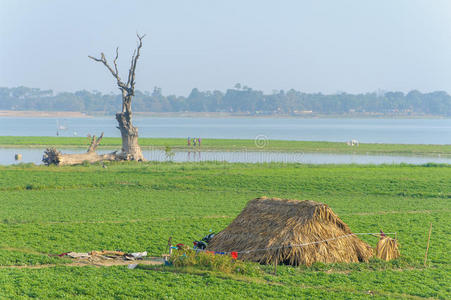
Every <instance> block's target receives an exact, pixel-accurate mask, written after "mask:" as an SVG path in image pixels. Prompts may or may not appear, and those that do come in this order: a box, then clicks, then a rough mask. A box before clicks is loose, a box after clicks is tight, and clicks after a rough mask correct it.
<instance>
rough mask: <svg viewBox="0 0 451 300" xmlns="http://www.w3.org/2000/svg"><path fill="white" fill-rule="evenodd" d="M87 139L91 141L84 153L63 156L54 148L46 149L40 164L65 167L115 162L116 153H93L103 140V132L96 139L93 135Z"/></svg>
mask: <svg viewBox="0 0 451 300" xmlns="http://www.w3.org/2000/svg"><path fill="white" fill-rule="evenodd" d="M88 137H89V138H90V139H91V142H90V144H89V147H88V151H87V152H86V153H80V154H63V153H61V152H60V151H58V150H57V149H56V148H47V149H46V150H45V151H44V156H43V157H42V162H43V163H44V164H46V165H52V164H53V165H58V166H67V165H80V164H82V163H84V162H89V163H96V162H99V161H113V160H117V155H116V152H113V153H108V154H100V155H99V154H97V153H96V152H95V151H96V149H97V146H99V144H100V141H101V140H102V138H103V132H102V134H101V135H100V136H99V137H98V138H97V137H96V136H95V135H94V136H93V137H92V138H91V136H90V135H89V136H88Z"/></svg>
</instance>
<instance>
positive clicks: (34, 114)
mask: <svg viewBox="0 0 451 300" xmlns="http://www.w3.org/2000/svg"><path fill="white" fill-rule="evenodd" d="M107 116H114V113H107V114H106V113H95V112H94V113H92V112H91V113H86V112H79V111H33V110H0V118H1V117H12V118H95V117H107ZM134 116H135V117H140V118H147V117H148V118H151V117H155V118H259V119H261V118H263V119H264V118H273V119H277V118H284V119H286V118H290V119H446V118H445V117H442V116H433V115H380V114H341V115H334V114H331V115H324V114H314V113H312V114H298V115H289V114H285V115H284V114H273V115H255V114H247V113H227V112H134Z"/></svg>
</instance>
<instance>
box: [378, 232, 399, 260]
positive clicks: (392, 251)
mask: <svg viewBox="0 0 451 300" xmlns="http://www.w3.org/2000/svg"><path fill="white" fill-rule="evenodd" d="M376 257H377V258H380V259H383V260H386V261H389V260H392V259H395V258H398V257H399V249H398V241H397V240H395V239H392V238H390V237H388V236H384V237H381V239H380V240H379V242H377V245H376Z"/></svg>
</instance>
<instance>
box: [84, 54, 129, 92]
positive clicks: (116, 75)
mask: <svg viewBox="0 0 451 300" xmlns="http://www.w3.org/2000/svg"><path fill="white" fill-rule="evenodd" d="M118 49H119V48H116V58H115V59H114V67H115V70H113V68H111V66H110V65H109V64H108V61H107V60H106V58H105V54H103V52H102V53H101V54H100V58H95V57H93V56H90V55H88V57H89V58H90V59H92V60H95V61H97V62H101V63H103V64H104V65H105V67H107V69H108V70H109V71H110V72H111V74H112V75H113V77H114V78H116V80H117V85H118V86H119V87H120V88H122V89H127V86H126V85H125V84H124V83H123V82H122V81H121V78H120V77H119V74H118V71H117V65H116V60H117V58H118V55H119V52H118Z"/></svg>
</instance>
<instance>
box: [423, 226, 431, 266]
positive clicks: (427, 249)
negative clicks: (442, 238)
mask: <svg viewBox="0 0 451 300" xmlns="http://www.w3.org/2000/svg"><path fill="white" fill-rule="evenodd" d="M431 232H432V223H431V226H429V236H428V244H427V247H426V253H425V254H424V267H426V261H427V260H428V252H429V242H430V240H431Z"/></svg>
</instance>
